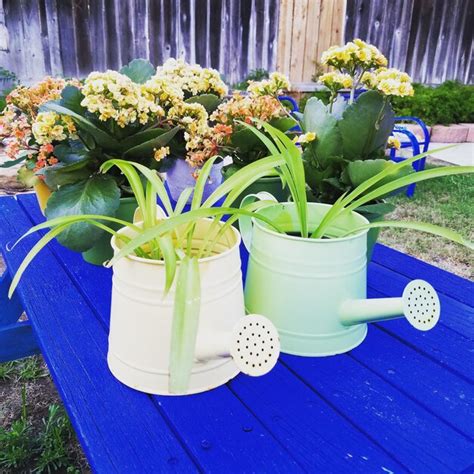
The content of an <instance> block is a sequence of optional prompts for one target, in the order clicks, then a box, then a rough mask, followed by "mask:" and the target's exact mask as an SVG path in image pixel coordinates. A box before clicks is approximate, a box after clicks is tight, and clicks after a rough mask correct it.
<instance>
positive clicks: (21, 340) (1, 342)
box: [0, 321, 40, 362]
mask: <svg viewBox="0 0 474 474" xmlns="http://www.w3.org/2000/svg"><path fill="white" fill-rule="evenodd" d="M39 352H40V351H39V347H38V343H37V342H36V338H35V335H34V334H33V330H32V328H31V324H30V322H29V321H22V322H18V323H12V324H9V325H5V326H2V327H0V362H9V361H11V360H16V359H22V358H23V357H28V356H32V355H34V354H39Z"/></svg>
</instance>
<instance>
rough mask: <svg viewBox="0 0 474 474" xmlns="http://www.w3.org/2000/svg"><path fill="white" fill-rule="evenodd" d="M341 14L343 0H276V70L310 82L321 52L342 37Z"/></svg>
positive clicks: (337, 42) (342, 15)
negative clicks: (277, 3)
mask: <svg viewBox="0 0 474 474" xmlns="http://www.w3.org/2000/svg"><path fill="white" fill-rule="evenodd" d="M344 14H345V0H280V21H279V29H278V55H277V67H278V69H279V70H280V71H282V72H284V73H286V74H288V75H289V76H290V78H291V81H292V82H294V83H298V82H309V81H311V78H312V76H313V75H314V74H315V72H316V68H317V61H318V60H319V58H320V57H321V53H322V52H323V51H324V50H326V49H327V48H329V46H331V45H333V44H339V43H341V41H342V39H343V26H344Z"/></svg>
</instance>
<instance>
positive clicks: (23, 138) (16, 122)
mask: <svg viewBox="0 0 474 474" xmlns="http://www.w3.org/2000/svg"><path fill="white" fill-rule="evenodd" d="M69 83H75V84H78V83H77V82H74V81H69V82H67V81H65V80H64V79H58V78H52V77H46V78H44V79H43V80H41V81H40V82H38V83H36V84H34V85H32V86H29V87H28V86H18V87H16V88H15V89H13V90H12V91H11V92H10V93H9V94H8V95H7V97H6V107H5V109H4V110H3V113H2V115H1V116H0V140H1V139H5V140H6V141H5V144H6V149H5V152H6V155H7V156H8V157H9V158H10V160H9V161H7V162H6V163H4V164H3V165H1V167H2V168H8V167H11V166H15V165H18V164H23V166H22V167H21V168H20V170H19V172H18V179H19V180H20V181H21V182H22V183H23V184H24V185H25V186H32V185H33V184H35V183H36V182H38V178H37V176H36V173H37V172H38V171H39V170H41V169H42V168H44V167H47V166H51V165H54V164H56V163H57V162H58V159H57V158H56V156H55V155H54V154H53V150H54V144H55V143H60V142H61V141H63V140H64V139H65V138H67V137H68V136H70V135H74V134H75V131H76V130H75V127H74V124H73V123H72V121H71V120H69V119H68V118H64V119H61V118H59V117H57V118H56V117H54V118H53V117H49V118H48V119H49V123H48V124H49V128H50V130H51V131H52V133H51V140H45V139H44V136H42V134H41V132H42V131H43V130H44V129H45V127H46V126H47V125H46V123H43V124H42V125H41V126H40V125H39V124H38V125H36V128H37V129H38V127H39V126H40V128H39V129H38V132H40V133H39V134H38V138H37V137H36V136H35V133H34V130H33V128H34V127H35V123H36V121H37V119H38V115H39V109H40V107H41V106H42V105H43V104H44V103H45V102H48V101H50V100H56V99H59V98H60V96H61V91H62V90H63V89H64V87H65V86H66V85H67V84H69ZM51 119H52V121H51ZM53 129H54V131H53Z"/></svg>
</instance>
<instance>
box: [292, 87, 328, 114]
mask: <svg viewBox="0 0 474 474" xmlns="http://www.w3.org/2000/svg"><path fill="white" fill-rule="evenodd" d="M330 96H331V93H330V92H329V91H328V90H323V91H315V92H310V93H306V94H304V95H303V97H301V99H300V103H299V109H300V110H304V108H305V106H306V102H308V100H309V99H311V97H316V98H317V99H319V100H321V101H322V102H323V104H328V103H329V97H330Z"/></svg>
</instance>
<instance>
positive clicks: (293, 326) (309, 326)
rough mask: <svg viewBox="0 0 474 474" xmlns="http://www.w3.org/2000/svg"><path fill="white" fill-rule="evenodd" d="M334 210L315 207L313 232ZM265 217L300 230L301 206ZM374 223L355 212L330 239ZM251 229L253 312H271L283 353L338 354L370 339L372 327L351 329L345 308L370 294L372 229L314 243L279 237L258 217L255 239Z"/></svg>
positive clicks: (285, 206)
mask: <svg viewBox="0 0 474 474" xmlns="http://www.w3.org/2000/svg"><path fill="white" fill-rule="evenodd" d="M329 208H330V206H329V205H327V204H319V203H308V221H309V228H310V229H315V228H316V226H317V224H318V223H319V222H320V221H321V219H322V217H323V216H324V214H325V213H326V212H327V211H328V210H329ZM259 213H262V214H264V215H265V216H266V217H268V218H270V219H272V220H273V222H274V223H275V224H277V225H279V226H280V227H283V230H285V231H287V232H288V231H290V232H291V231H294V230H296V229H298V220H297V212H296V208H295V205H294V204H293V203H281V204H275V206H271V207H267V208H265V209H263V210H260V211H259ZM247 223H248V221H247ZM367 223H368V221H367V220H366V219H365V218H364V217H362V216H361V215H359V214H357V213H355V212H353V213H351V214H349V215H347V216H344V217H343V218H340V219H338V221H337V222H336V223H335V224H334V226H333V228H331V229H329V235H336V236H337V235H342V234H344V232H345V231H348V230H351V229H355V228H357V227H360V226H362V225H365V224H367ZM244 227H245V226H244ZM284 227H286V228H284ZM241 230H242V227H241ZM249 231H250V229H249V228H248V226H247V228H246V229H244V230H243V232H242V234H243V238H244V242H246V244H247V245H248V247H249V248H248V250H249V263H248V269H247V279H246V287H245V305H246V310H247V311H248V312H250V313H258V314H263V315H265V316H267V317H268V318H269V319H270V320H271V321H272V322H273V323H274V324H275V326H276V327H277V329H278V332H279V334H280V341H281V351H282V352H286V353H289V354H295V355H304V356H327V355H334V354H340V353H343V352H347V351H349V350H350V349H352V348H354V347H356V346H357V345H359V344H360V343H361V342H362V341H363V340H364V338H365V336H366V334H367V325H366V324H357V325H352V326H346V325H343V324H342V322H341V319H340V309H341V305H342V303H343V302H344V301H350V300H361V299H365V298H366V296H367V286H366V285H367V277H366V273H367V256H366V252H367V231H364V232H359V233H358V234H356V235H352V236H349V237H345V238H331V239H309V238H301V237H298V236H292V235H286V234H279V233H277V232H275V231H274V230H272V229H271V228H270V227H269V226H268V225H267V224H263V223H262V221H258V220H257V219H253V228H252V231H251V236H250V234H249Z"/></svg>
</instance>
